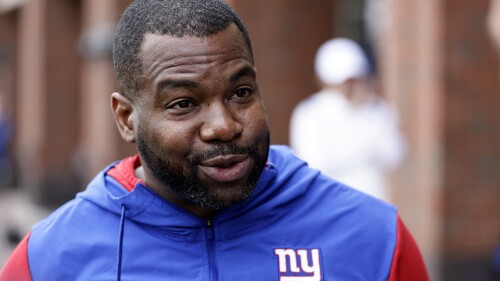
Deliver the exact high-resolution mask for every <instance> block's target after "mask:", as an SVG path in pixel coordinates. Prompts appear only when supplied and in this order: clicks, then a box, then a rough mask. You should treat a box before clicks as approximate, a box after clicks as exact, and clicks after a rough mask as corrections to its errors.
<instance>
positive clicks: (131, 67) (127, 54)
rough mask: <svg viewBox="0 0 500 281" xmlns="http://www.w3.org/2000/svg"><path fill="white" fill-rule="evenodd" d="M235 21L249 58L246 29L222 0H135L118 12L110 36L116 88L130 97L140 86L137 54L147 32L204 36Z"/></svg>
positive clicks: (248, 39) (249, 46)
mask: <svg viewBox="0 0 500 281" xmlns="http://www.w3.org/2000/svg"><path fill="white" fill-rule="evenodd" d="M231 23H235V24H236V26H238V28H239V30H240V31H241V33H242V35H243V37H244V39H245V41H246V43H247V46H248V50H249V52H250V55H251V56H252V57H253V52H252V46H251V42H250V38H249V35H248V31H247V29H246V27H245V25H244V24H243V22H242V20H241V19H240V17H239V16H238V14H237V13H236V12H235V11H234V10H233V9H232V8H231V7H230V6H229V5H228V4H227V3H225V2H224V1H223V0H135V1H134V2H133V3H132V4H130V6H128V8H127V9H126V10H125V12H124V14H123V15H122V17H121V19H120V22H119V23H118V26H117V28H116V31H115V35H114V39H113V63H114V68H115V75H116V82H117V86H118V90H119V91H120V92H121V93H122V94H124V95H125V96H126V97H128V98H130V99H134V98H135V97H136V96H137V95H138V91H139V89H140V86H141V80H142V79H141V77H142V61H141V58H140V57H139V52H140V50H141V45H142V42H143V40H144V35H145V34H147V33H152V34H159V35H169V36H176V37H183V36H196V37H207V36H210V35H212V34H215V33H217V32H219V31H221V30H224V29H225V28H226V27H228V26H229V25H230V24H231Z"/></svg>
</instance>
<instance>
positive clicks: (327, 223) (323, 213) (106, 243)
mask: <svg viewBox="0 0 500 281" xmlns="http://www.w3.org/2000/svg"><path fill="white" fill-rule="evenodd" d="M115 164H116V163H115ZM115 164H112V165H110V166H109V167H107V168H106V169H105V170H104V171H102V172H101V173H99V174H98V175H97V176H96V177H95V178H94V180H93V181H92V182H91V183H90V184H89V186H88V187H87V189H86V190H85V191H84V192H82V193H79V194H78V195H77V196H76V198H75V199H73V200H72V201H70V202H68V203H67V204H65V205H64V206H62V207H61V208H59V209H58V210H56V211H55V212H54V213H52V214H51V215H50V216H49V217H48V218H46V219H45V220H43V221H42V222H40V223H38V224H37V225H36V226H34V227H33V230H32V232H31V234H30V235H29V237H28V238H29V239H26V240H27V242H26V243H27V257H28V268H29V275H30V277H31V278H32V280H43V281H50V280H54V281H56V280H57V281H60V280H85V281H88V280H141V281H146V280H151V281H153V280H154V281H157V280H190V281H197V280H200V281H201V280H203V281H215V280H225V281H229V280H230V281H233V280H249V281H250V280H251V281H255V280H284V281H286V280H289V281H292V280H297V281H300V280H311V281H313V280H315V281H316V280H317V281H319V280H350V281H354V280H369V281H374V280H396V279H389V278H390V275H391V270H392V271H394V270H395V269H394V266H395V265H396V264H397V263H396V262H394V260H395V258H396V254H397V253H398V251H397V244H398V238H399V236H400V235H398V233H399V231H398V227H399V226H398V225H399V224H398V215H397V212H396V209H395V208H394V207H393V206H391V205H389V204H386V203H384V202H382V201H379V200H377V199H374V198H372V197H370V196H368V195H365V194H363V193H360V192H358V191H356V190H354V189H351V188H349V187H347V186H345V185H343V184H341V183H338V182H336V181H334V180H332V179H330V178H328V177H326V176H324V175H322V174H321V173H320V172H318V171H316V170H313V169H310V168H309V167H308V166H307V164H306V163H305V162H303V161H302V160H299V159H298V158H296V157H295V155H294V154H293V152H292V151H291V150H290V149H288V148H287V147H284V146H271V149H270V155H269V160H268V165H267V167H266V168H265V170H264V172H263V173H262V176H261V178H260V180H259V183H258V185H257V187H256V189H255V191H254V193H253V195H252V196H251V197H250V198H249V199H248V200H246V201H245V202H243V203H241V204H238V205H235V206H233V207H230V208H227V209H225V210H223V211H221V212H220V213H219V214H218V215H217V216H216V217H215V218H214V219H213V220H211V221H206V220H203V219H200V218H199V217H196V216H194V215H193V214H191V213H189V212H187V211H186V210H184V209H181V208H179V207H177V206H176V205H173V204H171V203H169V202H167V201H165V200H164V199H162V198H161V197H159V196H158V195H157V194H155V193H153V192H152V191H150V189H148V188H147V187H146V186H144V185H143V184H141V183H138V184H137V185H136V186H135V188H134V189H133V190H132V191H131V192H129V191H127V190H126V189H124V188H123V187H122V186H121V185H120V184H119V183H118V181H116V180H115V179H114V178H112V177H110V176H108V175H107V174H106V172H107V171H108V170H109V169H111V168H112V167H113V166H114V165H115ZM411 241H413V240H411ZM417 253H418V250H417ZM418 254H419V253H418ZM418 260H419V261H420V263H421V259H418ZM399 264H401V263H399ZM421 264H422V265H423V263H421ZM7 265H8V264H7ZM417 271H419V272H421V275H419V276H426V273H425V268H424V267H423V266H421V265H417ZM0 280H1V281H4V280H2V278H0ZM407 280H413V279H411V278H409V279H407ZM414 280H417V279H414ZM418 280H426V279H418Z"/></svg>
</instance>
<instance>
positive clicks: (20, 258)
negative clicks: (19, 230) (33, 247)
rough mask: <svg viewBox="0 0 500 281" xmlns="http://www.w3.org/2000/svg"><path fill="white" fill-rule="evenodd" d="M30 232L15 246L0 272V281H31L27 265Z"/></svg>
mask: <svg viewBox="0 0 500 281" xmlns="http://www.w3.org/2000/svg"><path fill="white" fill-rule="evenodd" d="M30 235H31V232H30V233H28V234H27V235H26V236H25V237H24V238H23V240H21V242H20V243H19V245H17V247H16V248H15V249H14V251H13V252H12V254H11V256H10V257H9V259H8V260H7V262H6V263H5V265H4V267H3V268H2V271H0V281H14V280H15V281H31V280H32V279H31V274H30V270H29V265H28V240H29V237H30Z"/></svg>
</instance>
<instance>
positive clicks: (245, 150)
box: [189, 143, 252, 163]
mask: <svg viewBox="0 0 500 281" xmlns="http://www.w3.org/2000/svg"><path fill="white" fill-rule="evenodd" d="M251 151H252V149H251V147H249V146H238V145H236V144H234V143H230V144H216V145H213V146H212V147H210V148H209V149H207V150H205V151H202V152H197V153H195V154H192V155H191V156H190V157H189V158H190V160H191V161H192V162H193V163H199V162H201V161H205V160H208V159H211V158H214V157H217V156H222V155H228V154H250V152H251Z"/></svg>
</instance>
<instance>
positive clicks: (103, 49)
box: [0, 0, 500, 281]
mask: <svg viewBox="0 0 500 281" xmlns="http://www.w3.org/2000/svg"><path fill="white" fill-rule="evenodd" d="M228 2H229V3H230V4H231V5H232V6H233V7H234V8H235V9H236V10H237V11H238V12H239V13H240V15H241V17H242V18H243V21H244V22H245V24H246V25H247V27H248V29H249V31H250V36H251V39H252V42H253V47H254V53H255V59H256V66H257V70H258V77H259V81H260V87H261V92H262V93H263V94H264V99H265V102H266V106H267V109H268V114H269V119H270V127H271V138H272V143H279V144H288V143H289V139H288V136H289V120H290V115H291V113H292V110H293V108H294V107H295V106H296V105H297V104H298V103H299V101H301V100H302V99H304V98H306V97H308V96H309V95H311V94H312V93H314V92H315V91H317V90H318V84H317V83H316V78H315V76H314V55H315V52H316V50H317V49H318V47H319V46H320V45H321V44H322V43H323V42H325V41H326V40H328V39H331V38H333V37H347V38H351V39H353V40H355V41H357V42H358V43H359V44H361V45H362V46H363V47H364V48H365V50H366V51H367V53H368V54H369V55H370V58H371V59H372V62H373V63H374V66H375V70H376V77H377V81H378V83H377V86H378V89H379V92H380V93H381V94H382V95H384V96H385V97H386V98H387V99H388V100H390V101H391V102H392V103H393V104H394V105H395V106H396V107H397V110H398V111H399V118H400V123H401V129H402V131H403V132H404V134H405V136H406V138H407V146H408V152H407V155H406V158H405V160H404V163H402V164H401V165H400V166H399V167H398V168H397V170H395V171H393V172H392V173H391V187H390V191H391V197H392V200H391V201H392V202H393V203H394V204H395V205H397V207H398V208H399V210H400V214H401V216H402V218H403V220H404V221H405V222H406V224H407V226H408V228H409V229H410V231H411V232H412V233H413V235H414V236H415V239H416V240H417V243H418V244H419V246H420V248H421V250H422V252H423V255H424V258H425V261H426V264H427V267H428V269H429V272H430V273H431V277H432V280H453V281H460V280H500V279H499V275H496V274H495V273H494V267H493V255H494V249H495V247H496V246H497V245H498V244H499V243H500V73H499V66H500V64H499V52H500V51H499V50H497V49H496V48H495V44H494V41H493V39H492V36H491V34H490V33H489V29H488V28H487V19H488V15H489V12H490V10H489V9H490V6H491V4H492V3H490V0H468V1H467V0H442V1H437V0H406V1H401V0H312V1H311V0H273V1H269V0H252V1H244V0H232V1H228ZM129 3H130V0H0V124H1V125H0V126H1V127H0V145H1V146H2V147H0V157H1V159H0V161H1V163H0V167H1V169H0V266H1V265H3V263H4V261H5V259H6V258H7V256H8V255H9V254H10V251H12V249H13V247H14V246H15V245H16V243H17V241H19V239H20V238H22V237H23V236H24V235H25V234H26V232H27V231H29V228H30V227H31V226H32V225H33V224H34V223H35V222H36V221H37V220H39V219H41V218H43V217H45V216H46V215H47V213H48V212H49V211H51V210H53V209H54V208H56V207H58V206H60V205H61V204H62V203H63V202H65V201H67V200H69V199H71V198H72V197H74V195H75V193H76V192H78V191H80V190H82V189H83V188H84V187H85V185H86V183H87V182H88V181H89V180H90V179H91V178H92V177H93V176H94V175H95V173H97V172H98V171H99V170H101V169H102V168H104V167H105V166H106V165H107V164H109V163H110V162H111V161H114V160H118V159H120V158H122V157H124V156H127V155H130V154H132V153H134V148H133V147H131V146H130V145H127V144H126V143H125V142H124V141H122V140H121V138H120V136H119V134H118V132H117V129H116V128H115V124H114V121H113V117H112V115H111V111H110V105H109V101H110V94H111V93H112V92H113V91H114V90H115V81H114V74H113V68H112V62H111V46H112V34H113V30H114V27H115V25H116V23H117V20H118V19H119V16H120V14H121V13H122V12H123V10H124V9H125V7H126V6H127V5H128V4H129Z"/></svg>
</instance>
